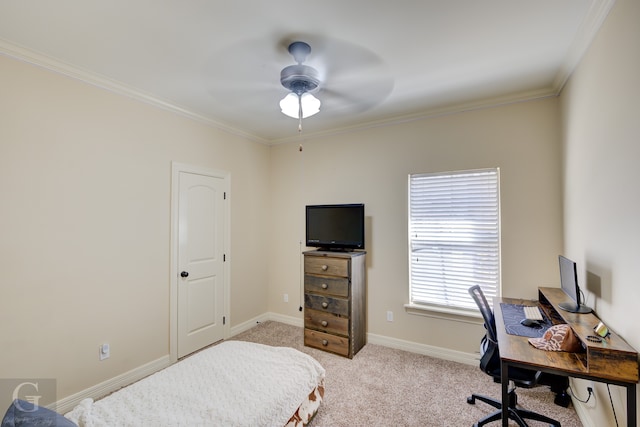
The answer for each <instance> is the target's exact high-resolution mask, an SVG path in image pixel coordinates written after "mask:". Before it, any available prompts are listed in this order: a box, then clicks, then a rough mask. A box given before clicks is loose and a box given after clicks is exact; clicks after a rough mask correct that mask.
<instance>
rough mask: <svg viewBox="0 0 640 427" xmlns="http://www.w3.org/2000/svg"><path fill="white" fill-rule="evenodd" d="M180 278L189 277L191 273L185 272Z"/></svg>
mask: <svg viewBox="0 0 640 427" xmlns="http://www.w3.org/2000/svg"><path fill="white" fill-rule="evenodd" d="M180 277H189V273H188V272H187V271H183V272H182V273H180Z"/></svg>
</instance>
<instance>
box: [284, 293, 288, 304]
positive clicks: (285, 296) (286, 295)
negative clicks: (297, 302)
mask: <svg viewBox="0 0 640 427" xmlns="http://www.w3.org/2000/svg"><path fill="white" fill-rule="evenodd" d="M284 302H289V294H284Z"/></svg>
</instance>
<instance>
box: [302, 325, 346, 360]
mask: <svg viewBox="0 0 640 427" xmlns="http://www.w3.org/2000/svg"><path fill="white" fill-rule="evenodd" d="M304 345H306V346H309V347H315V348H319V349H320V350H326V351H330V352H332V353H336V354H339V355H341V356H347V357H348V356H349V338H345V337H340V336H336V335H331V334H325V333H324V332H318V331H313V330H311V329H305V330H304Z"/></svg>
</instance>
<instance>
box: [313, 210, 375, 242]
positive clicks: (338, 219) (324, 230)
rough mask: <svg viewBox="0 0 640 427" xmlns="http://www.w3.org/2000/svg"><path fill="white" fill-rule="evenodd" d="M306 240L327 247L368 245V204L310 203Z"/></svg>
mask: <svg viewBox="0 0 640 427" xmlns="http://www.w3.org/2000/svg"><path fill="white" fill-rule="evenodd" d="M306 226H307V227H306V229H307V231H306V241H307V242H306V244H307V246H309V247H314V248H321V249H327V250H344V251H348V250H354V249H364V204H362V203H354V204H340V205H308V206H307V207H306Z"/></svg>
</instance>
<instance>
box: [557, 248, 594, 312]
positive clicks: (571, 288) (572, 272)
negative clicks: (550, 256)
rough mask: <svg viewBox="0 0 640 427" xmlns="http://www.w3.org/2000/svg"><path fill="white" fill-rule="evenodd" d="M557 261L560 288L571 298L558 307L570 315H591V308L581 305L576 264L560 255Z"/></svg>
mask: <svg viewBox="0 0 640 427" xmlns="http://www.w3.org/2000/svg"><path fill="white" fill-rule="evenodd" d="M558 260H559V262H560V287H561V288H562V290H563V291H564V293H565V294H567V295H569V298H571V301H569V302H563V303H560V304H558V307H560V308H561V309H563V310H566V311H568V312H570V313H591V308H589V307H587V306H586V305H584V304H582V297H581V294H580V286H578V268H577V266H576V263H575V262H573V261H571V260H570V259H569V258H565V257H564V256H562V255H559V256H558Z"/></svg>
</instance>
